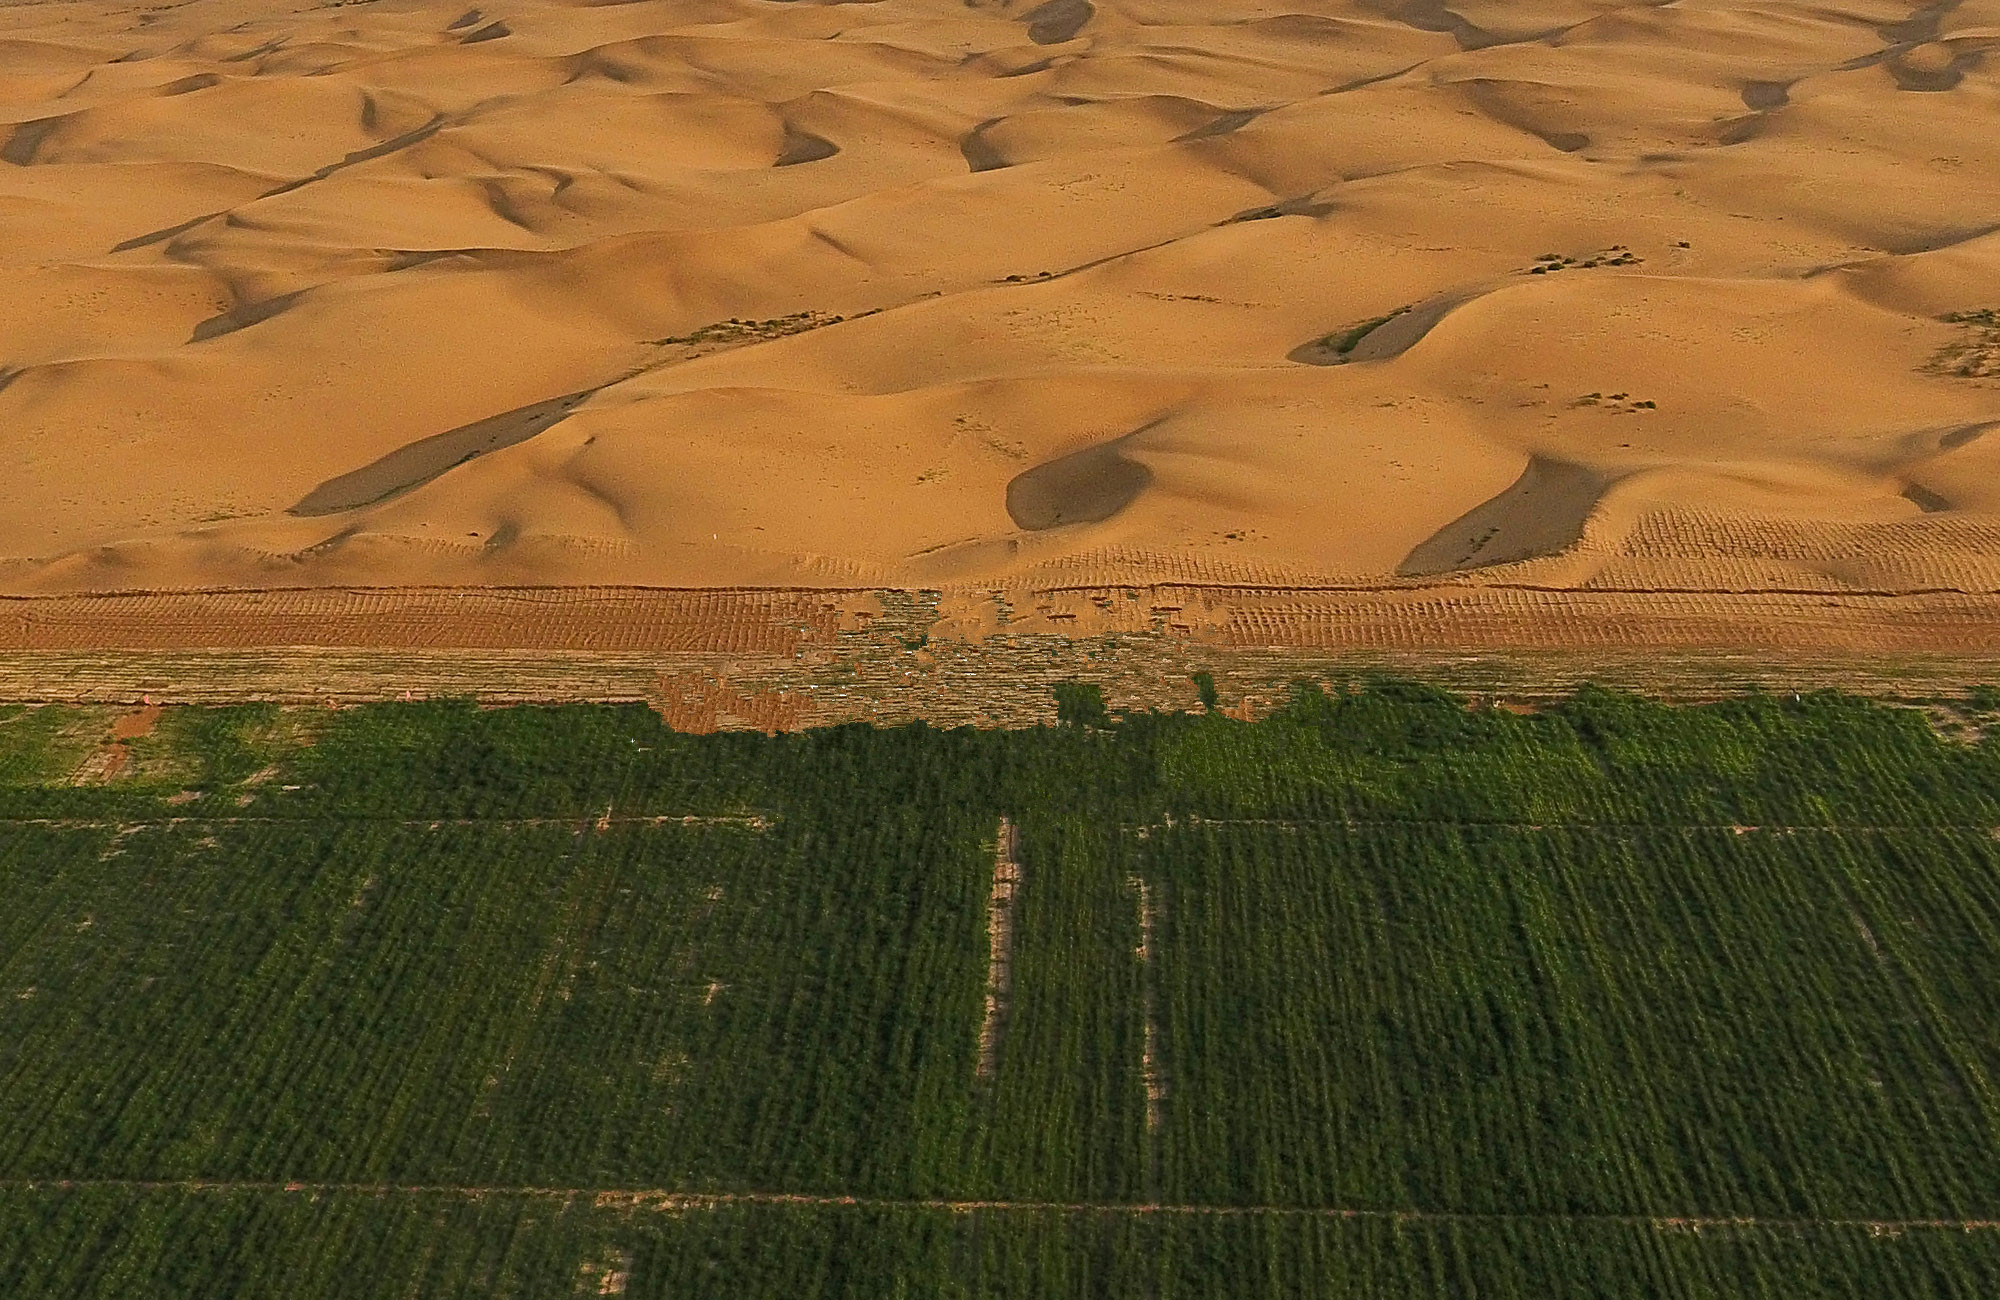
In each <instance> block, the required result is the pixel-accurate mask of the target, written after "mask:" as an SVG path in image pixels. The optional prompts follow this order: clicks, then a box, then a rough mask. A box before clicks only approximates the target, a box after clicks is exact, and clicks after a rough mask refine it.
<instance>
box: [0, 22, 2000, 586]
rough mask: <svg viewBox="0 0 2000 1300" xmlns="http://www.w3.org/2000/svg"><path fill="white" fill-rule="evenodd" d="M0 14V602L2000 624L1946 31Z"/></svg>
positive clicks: (1989, 314) (1990, 274)
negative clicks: (936, 603) (786, 592)
mask: <svg viewBox="0 0 2000 1300" xmlns="http://www.w3.org/2000/svg"><path fill="white" fill-rule="evenodd" d="M463 4H464V0H456V2H455V3H453V4H450V5H437V4H427V3H416V2H412V0H360V2H355V0H342V2H338V3H333V4H326V5H320V6H317V7H300V6H289V5H285V4H279V3H270V2H268V0H191V2H189V3H181V4H152V5H143V6H129V5H110V4H102V3H27V4H19V3H13V4H0V587H4V588H6V589H10V590H15V591H28V590H58V589H134V590H144V589H153V588H170V587H197V586H246V585H247V586H260V585H272V586H289V585H299V584H308V585H310V584H348V585H352V584H368V585H376V584H379V585H401V584H432V583H439V584H483V583H548V584H595V583H658V584H689V585H705V584H715V585H735V584H744V585H751V584H824V585H864V584H872V585H888V586H894V585H928V586H951V585H955V584H980V583H992V582H1003V583H1004V582H1015V581H1024V580H1026V581H1052V582H1053V581H1076V582H1086V583H1102V582H1123V581H1135V582H1136V581H1145V580H1148V579H1175V580H1212V581H1225V582H1266V583H1276V584H1288V583H1290V584H1306V583H1335V584H1359V585H1369V584H1395V583H1407V582H1426V581H1437V580H1439V579H1440V578H1450V579H1452V580H1458V581H1465V580H1470V581H1489V580H1490V581H1496V582H1508V583H1532V584H1544V585H1556V586H1565V585H1595V586H1599V587H1614V588H1615V587H1633V588H1647V589H1661V588H1691V589H1707V590H1733V589H1755V588H1773V587H1777V588H1787V589H1795V588H1806V589H1817V588H1829V589H1832V588H1843V587H1844V588H1855V589H1863V590H1871V591H1899V590H1906V589H1913V588H1926V589H1928V588H1960V589H1965V590H1992V589H1995V588H2000V472H1996V471H2000V315H1996V311H2000V233H1996V232H1997V231H2000V0H1965V2H1964V3H1957V4H1953V3H1941V4H1935V5H1931V6H1929V7H1926V8H1913V7H1911V6H1910V5H1909V4H1905V3H1891V2H1888V0H1853V2H1852V3H1846V4H1841V5H1838V6H1836V5H1832V4H1827V5H1823V6H1820V5H1813V4H1777V3H1773V4H1750V3H1739V2H1737V0H1707V2H1705V3H1697V2H1694V0H1683V2H1681V3H1665V4H1615V3H1605V2H1600V3H1581V2H1573V0H1510V2H1508V3H1498V2H1494V0H1489V2H1486V3H1467V4H1459V5H1456V6H1454V7H1450V8H1447V7H1445V6H1444V5H1443V4H1440V3H1438V2H1437V0H1427V2H1426V0H1407V2H1405V3H1401V4H1395V3H1346V2H1344V0H1334V2H1328V3H1305V2H1302V0H1289V2H1288V0H1269V2H1264V3H1259V2H1257V0H1242V2H1232V3H1194V2H1192V0H1180V2H1178V3H1176V2H1173V0H1162V2H1159V3H1148V2H1145V0H1053V2H1052V3H1047V4H1042V5H1040V6H1038V7H1031V6H1028V5H1025V4H994V3H986V2H979V3H968V2H963V0H879V2H878V3H862V4H811V3H769V2H766V0H649V2H643V3H629V4H611V5H589V6H575V5H559V4H547V3H537V2H535V0H518V2H516V0H503V2H499V3H495V2H493V0H481V3H480V5H479V7H477V8H469V9H468V8H465V7H463Z"/></svg>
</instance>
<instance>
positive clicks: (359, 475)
mask: <svg viewBox="0 0 2000 1300" xmlns="http://www.w3.org/2000/svg"><path fill="white" fill-rule="evenodd" d="M596 392H597V390H596V389H595V388H586V389H584V390H582V391H581V392H576V393H565V394H563V395H562V396H561V397H552V398H550V399H548V400H547V401H545V402H535V403H532V404H530V405H528V406H521V407H516V408H515V409H514V410H511V411H502V412H501V413H500V414H498V415H492V416H488V417H487V418H486V419H484V420H476V421H474V422H473V423H471V424H467V425H462V426H460V427H459V428H456V429H453V430H451V431H449V432H447V433H440V434H437V435H435V436H433V437H429V438H422V439H419V440H418V441H416V442H413V443H409V444H407V445H406V446H402V447H398V448H397V449H396V450H394V451H392V452H390V453H389V454H388V455H386V456H384V457H382V458H381V459H380V460H376V461H371V462H370V463H369V464H366V465H363V466H362V467H361V468H360V469H356V470H350V471H348V472H347V473H345V474H342V475H340V476H339V477H338V478H330V479H328V480H327V481H326V482H324V483H322V484H320V485H319V486H318V487H316V488H314V489H313V490H312V491H310V492H308V493H306V494H305V496H304V497H302V498H301V499H300V500H299V503H298V504H297V505H295V506H293V507H292V508H291V509H289V510H287V511H286V512H285V513H286V514H291V515H299V516H303V517H307V518H311V517H314V516H318V515H337V514H339V513H341V512H342V511H345V510H358V509H360V508H361V507H362V506H372V505H375V504H377V503H379V502H383V501H387V500H389V499H390V498H391V497H397V496H401V495H402V494H403V493H405V492H408V491H410V490H411V489H413V488H418V487H422V486H423V485H424V484H426V483H428V482H430V481H431V480H432V479H435V478H437V477H439V476H440V475H442V474H444V473H445V472H446V471H447V470H452V469H456V468H457V467H458V466H460V465H463V464H465V462H467V461H469V460H476V459H478V458H479V457H481V456H484V455H486V454H488V453H489V452H495V451H499V450H500V449H501V448H503V447H511V446H513V445H514V444H516V443H520V442H526V441H527V440H528V439H530V438H532V437H534V436H535V435H536V434H538V433H541V432H543V431H544V430H546V429H550V428H553V427H554V426H555V425H557V424H560V423H561V422H562V421H563V420H565V419H567V418H568V417H569V414H570V412H572V411H574V410H575V409H576V408H577V407H578V406H581V405H582V404H583V401H584V399H585V398H587V397H590V396H591V395H592V394H594V393H596Z"/></svg>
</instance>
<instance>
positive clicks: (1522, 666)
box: [0, 585, 2000, 731]
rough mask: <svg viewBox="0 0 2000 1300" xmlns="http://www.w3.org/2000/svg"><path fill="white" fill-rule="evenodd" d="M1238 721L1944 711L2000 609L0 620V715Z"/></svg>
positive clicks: (888, 605)
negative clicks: (1316, 700) (1816, 709)
mask: <svg viewBox="0 0 2000 1300" xmlns="http://www.w3.org/2000/svg"><path fill="white" fill-rule="evenodd" d="M1195 672H1208V673H1211V674H1213V676H1214V678H1215V680H1216V683H1217V686H1218V688H1219V689H1220V691H1221V694H1222V696H1223V697H1224V698H1225V699H1226V700H1229V701H1231V705H1232V707H1231V711H1232V713H1234V714H1236V715H1237V716H1257V715H1259V714H1261V713H1263V712H1265V711H1267V710H1268V709H1269V708H1271V707H1273V706H1275V705H1276V704H1278V703H1280V702H1282V701H1283V700H1284V699H1285V698H1286V697H1287V696H1288V695H1289V693H1290V690H1291V686H1292V683H1293V682H1296V681H1298V680H1301V679H1305V680H1311V681H1321V682H1336V681H1344V680H1345V681H1351V680H1353V679H1355V678H1356V677H1357V676H1367V675H1371V674H1387V675H1396V676H1417V677H1423V678H1425V679H1428V680H1435V681H1438V682H1440V683H1442V684H1444V685H1448V686H1451V687H1453V688H1455V689H1459V690H1463V691H1469V692H1473V693H1476V694H1486V695H1492V696H1495V697H1497V698H1502V699H1507V700H1513V701H1524V702H1534V701H1540V700H1546V699H1555V698H1560V697H1562V696H1564V695H1567V694H1568V693H1570V692H1571V691H1573V690H1575V689H1576V688H1577V687H1578V686H1580V685H1582V684H1584V683H1586V682H1594V683H1598V684H1601V685H1607V686H1616V687H1624V688H1629V689H1635V690H1642V691H1647V692H1650V693H1655V694H1660V695H1665V696H1669V697H1672V698H1678V699H1710V698H1715V697H1717V696H1722V695H1728V694H1731V693H1734V692H1737V691H1740V690H1743V689H1746V688H1760V689H1765V690H1772V691H1799V690H1809V689H1820V688H1828V687H1831V688H1839V689H1843V690H1849V691H1854V692H1858V693H1862V694H1873V695H1890V696H1903V697H1924V698H1930V697H1943V696H1946V695H1955V694H1957V693H1959V692H1961V691H1962V690H1963V689H1964V687H1965V686H1966V685H1968V684H1970V683H1976V682H1981V681H2000V595H1982V594H1978V593H1930V594H1914V595H1904V596H1889V595H1872V596H1871V595H1858V594H1853V593H1828V594H1824V595H1808V594H1801V593H1763V594H1757V593H1730V594H1718V593H1660V592H1655V593H1634V592H1596V591H1584V592H1550V591H1539V590H1520V589H1511V588H1476V587H1470V586H1457V587H1444V586H1438V587H1430V588H1422V589H1416V588H1412V589H1396V590H1378V591H1361V592H1356V591H1325V590H1317V591H1310V590H1299V589H1291V590H1283V589H1249V588H1228V589H1223V588H1201V587H1195V586H1190V585H1180V586H1148V587H1140V586H1134V587H1105V588H1076V589H1063V590H1060V591H1058V590H1056V589H1047V590H1043V591H1040V592H1026V593H1021V592H1015V593H1007V592H986V593H972V594H971V595H967V594H966V593H957V594H954V595H952V596H951V597H950V598H949V600H947V599H946V596H945V594H943V593H940V592H937V591H863V590H859V589H856V590H851V591H831V590H829V591H802V590H794V591H777V590H770V591H723V590H709V591H655V590H646V589H630V588H617V589H553V590H531V589H520V590H480V591H472V590H465V591H459V590H425V591H401V592H398V591H279V592H206V593H203V592H192V593H178V594H161V595H140V596H63V597H36V598H11V599H10V598H0V700H25V701H60V702H98V703H111V702H124V703H134V704H136V703H138V702H140V701H142V700H145V699H149V698H150V699H152V700H154V701H158V702H165V703H209V702H237V701H243V700H276V701H287V702H298V703H305V702H312V703H319V704H329V703H334V704H339V703H356V702H365V701H376V700H396V699H405V698H419V697H422V698H437V697H445V696H458V697H471V698H475V699H477V700H480V701H482V702H485V703H489V704H504V703H515V702H533V701H542V700H589V701H603V702H632V703H640V702H643V703H647V704H649V705H651V706H652V707H654V708H656V709H658V710H660V711H661V712H662V713H663V714H664V715H665V716H667V717H668V718H669V720H670V721H671V722H672V723H673V725H674V726H675V727H676V728H677V729H679V730H683V731H708V730H728V729H755V730H763V731H776V730H787V731H789V730H796V729H800V728H805V727H814V726H826V725H832V724H836V723H841V722H847V721H869V722H873V723H877V724H881V725H894V724H897V723H901V722H908V721H913V720H917V719H923V720H925V721H928V722H930V723H933V724H935V725H940V726H963V725H970V726H1034V725H1037V724H1040V723H1046V722H1053V721H1054V720H1055V717H1054V705H1053V699H1052V696H1051V694H1050V689H1051V688H1052V687H1053V686H1054V685H1055V684H1056V683H1059V682H1065V681H1085V682H1093V683H1096V684H1097V685H1099V686H1100V687H1101V688H1102V689H1103V690H1104V693H1105V697H1106V700H1107V702H1108V703H1109V704H1110V705H1111V706H1112V707H1113V708H1116V709H1167V710H1185V709H1193V708H1195V707H1198V701H1197V696H1196V691H1195V687H1194V685H1193V683H1192V681H1191V675H1192V674H1193V673H1195Z"/></svg>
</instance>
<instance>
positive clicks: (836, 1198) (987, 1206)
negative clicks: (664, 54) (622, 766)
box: [0, 1178, 2000, 1232]
mask: <svg viewBox="0 0 2000 1300" xmlns="http://www.w3.org/2000/svg"><path fill="white" fill-rule="evenodd" d="M92 1189H109V1190H123V1191H134V1192H172V1191H180V1192H193V1193H203V1192H213V1193H225V1194H226V1193H242V1192H260V1193H269V1194H290V1195H295V1196H331V1195H347V1196H408V1197H447V1198H451V1199H454V1200H458V1199H463V1200H487V1199H492V1198H496V1197H510V1196H511V1197H519V1198H522V1199H526V1200H559V1201H566V1202H575V1203H585V1204H590V1205H592V1206H594V1207H596V1208H599V1209H612V1210H631V1211H652V1212H656V1213H666V1214H678V1213H687V1212H693V1211H702V1210H718V1209H727V1208H730V1207H732V1206H760V1205H761V1206H778V1207H783V1206H792V1207H797V1208H800V1209H837V1208H843V1207H859V1208H867V1209H906V1210H946V1211H950V1212H953V1213H959V1214H966V1213H975V1212H980V1213H999V1214H1005V1213H1014V1214H1106V1215H1110V1214H1124V1215H1163V1216H1166V1215H1185V1216H1190V1217H1203V1218H1211V1217H1212V1218H1314V1219H1321V1218H1324V1219H1354V1220H1384V1221H1392V1222H1397V1223H1412V1224H1414V1223H1608V1224H1626V1225H1630V1226H1632V1227H1643V1228H1653V1229H1656V1230H1659V1231H1663V1232H1703V1231H1725V1230H1728V1229H1732V1228H1733V1229H1739V1230H1757V1229H1775V1230H1797V1229H1801V1228H1857V1229H1862V1230H1865V1231H1870V1232H1993V1231H2000V1219H1995V1218H1931V1219H1896V1218H1879V1219H1878V1218H1859V1217H1824V1218H1809V1217H1800V1216H1785V1215H1772V1216H1759V1215H1712V1214H1677V1215H1647V1214H1575V1213H1572V1214H1532V1213H1524V1214H1501V1213H1476V1212H1461V1211H1449V1210H1400V1209H1374V1208H1363V1207H1353V1206H1318V1205H1198V1204H1186V1203H1176V1202H1160V1203H1148V1202H1128V1201H1009V1200H950V1199H944V1198H902V1197H880V1196H845V1195H814V1194H810V1193H799V1192H678V1191H669V1190H666V1189H663V1188H626V1187H485V1186H460V1185H455V1184H453V1185H444V1184H404V1183H327V1182H304V1181H295V1182H277V1181H271V1182H250V1181H242V1182H239V1181H231V1180H218V1179H189V1180H185V1181H172V1180H165V1179H160V1180H150V1179H136V1178H133V1179H122V1178H47V1179H6V1180H0V1191H14V1192H29V1193H35V1192H62V1191H87V1190H92Z"/></svg>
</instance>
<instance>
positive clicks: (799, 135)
mask: <svg viewBox="0 0 2000 1300" xmlns="http://www.w3.org/2000/svg"><path fill="white" fill-rule="evenodd" d="M839 152H840V146H839V145H837V144H835V143H834V142H833V141H831V140H829V139H827V138H826V137H825V136H823V135H814V134H813V133H812V132H810V131H801V130H799V129H798V128H797V127H795V126H793V125H791V124H790V123H786V124H785V142H784V144H783V145H782V146H780V147H779V149H778V157H777V160H776V161H775V162H773V163H772V164H771V165H772V166H773V167H796V166H798V165H799V164H800V163H810V162H818V161H819V160H820V159H822V158H831V157H833V156H834V155H835V154H837V153H839Z"/></svg>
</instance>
